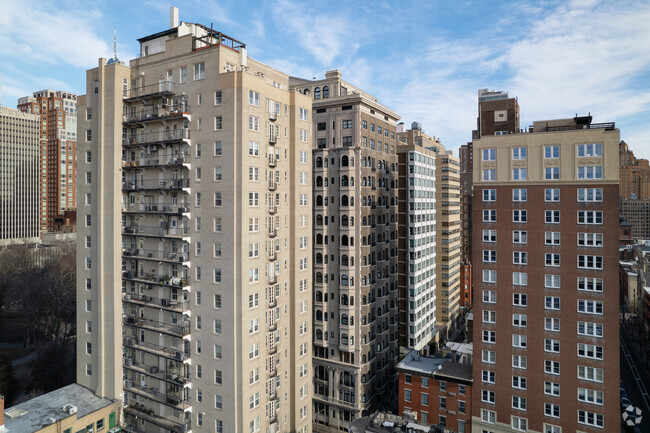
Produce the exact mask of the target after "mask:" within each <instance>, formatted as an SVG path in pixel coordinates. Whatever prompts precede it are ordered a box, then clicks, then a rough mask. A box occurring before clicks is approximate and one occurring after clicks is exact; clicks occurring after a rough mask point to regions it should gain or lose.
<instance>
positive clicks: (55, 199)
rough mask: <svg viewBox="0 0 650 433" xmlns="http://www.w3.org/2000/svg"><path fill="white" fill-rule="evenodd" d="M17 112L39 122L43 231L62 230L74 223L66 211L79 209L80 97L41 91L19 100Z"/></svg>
mask: <svg viewBox="0 0 650 433" xmlns="http://www.w3.org/2000/svg"><path fill="white" fill-rule="evenodd" d="M18 109H19V110H21V111H24V112H27V113H33V114H37V115H38V116H39V119H40V122H39V125H40V133H39V138H40V156H41V158H40V162H39V169H40V176H39V192H40V203H39V211H40V217H39V218H40V222H39V227H40V230H41V231H42V232H51V231H59V230H61V228H62V226H64V225H66V224H67V225H69V224H71V222H70V221H67V222H66V217H65V214H64V212H65V211H70V210H74V209H76V207H77V173H76V169H77V95H75V94H73V93H69V92H62V91H54V90H41V91H40V92H34V96H25V97H23V98H20V99H19V100H18Z"/></svg>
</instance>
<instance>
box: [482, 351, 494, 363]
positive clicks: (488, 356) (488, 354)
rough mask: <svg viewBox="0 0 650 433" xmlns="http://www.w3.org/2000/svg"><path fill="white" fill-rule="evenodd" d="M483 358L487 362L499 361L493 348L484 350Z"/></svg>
mask: <svg viewBox="0 0 650 433" xmlns="http://www.w3.org/2000/svg"><path fill="white" fill-rule="evenodd" d="M481 359H482V360H483V362H485V363H486V364H495V363H496V362H497V353H496V352H495V351H493V350H483V351H482V358H481Z"/></svg>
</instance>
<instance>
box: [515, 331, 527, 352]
mask: <svg viewBox="0 0 650 433" xmlns="http://www.w3.org/2000/svg"><path fill="white" fill-rule="evenodd" d="M512 347H519V348H523V349H525V348H526V347H528V336H526V335H521V334H512Z"/></svg>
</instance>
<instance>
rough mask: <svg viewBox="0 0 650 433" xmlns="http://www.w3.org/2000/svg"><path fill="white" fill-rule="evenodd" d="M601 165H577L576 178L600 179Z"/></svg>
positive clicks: (601, 175) (601, 176)
mask: <svg viewBox="0 0 650 433" xmlns="http://www.w3.org/2000/svg"><path fill="white" fill-rule="evenodd" d="M602 178H603V166H602V165H583V166H581V167H578V179H602Z"/></svg>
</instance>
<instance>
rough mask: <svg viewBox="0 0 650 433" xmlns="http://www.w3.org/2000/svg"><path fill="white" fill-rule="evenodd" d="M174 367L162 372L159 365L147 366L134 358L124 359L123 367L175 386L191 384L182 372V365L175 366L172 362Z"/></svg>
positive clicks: (178, 363) (171, 363)
mask: <svg viewBox="0 0 650 433" xmlns="http://www.w3.org/2000/svg"><path fill="white" fill-rule="evenodd" d="M170 365H172V366H173V367H167V370H161V369H160V367H159V366H158V365H146V364H143V363H141V362H138V361H137V360H136V359H134V358H129V357H124V358H123V362H122V366H123V367H124V368H127V369H129V370H132V371H135V372H137V373H141V374H144V375H146V376H149V377H153V378H155V379H159V380H164V381H165V382H168V383H172V384H174V385H180V386H186V385H189V384H190V380H189V378H188V377H185V376H184V375H183V373H182V372H181V369H182V367H181V366H182V365H183V364H182V363H180V362H177V363H176V364H175V365H174V363H173V362H170Z"/></svg>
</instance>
